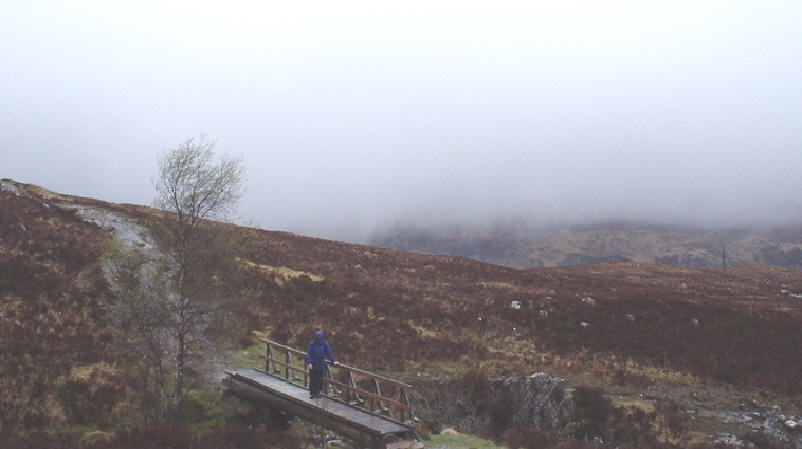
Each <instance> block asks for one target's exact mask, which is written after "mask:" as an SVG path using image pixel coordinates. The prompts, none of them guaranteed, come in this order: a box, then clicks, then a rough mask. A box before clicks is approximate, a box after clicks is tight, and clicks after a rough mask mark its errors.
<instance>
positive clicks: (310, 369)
mask: <svg viewBox="0 0 802 449" xmlns="http://www.w3.org/2000/svg"><path fill="white" fill-rule="evenodd" d="M309 371H312V364H311V363H310V364H309Z"/></svg>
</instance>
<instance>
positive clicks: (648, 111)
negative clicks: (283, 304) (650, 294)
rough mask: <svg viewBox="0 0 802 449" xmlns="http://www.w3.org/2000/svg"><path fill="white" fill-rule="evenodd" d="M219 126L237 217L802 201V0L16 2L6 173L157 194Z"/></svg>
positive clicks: (734, 219)
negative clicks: (238, 161)
mask: <svg viewBox="0 0 802 449" xmlns="http://www.w3.org/2000/svg"><path fill="white" fill-rule="evenodd" d="M201 133H206V134H207V135H208V137H209V138H211V139H215V140H217V142H218V146H217V148H218V150H220V151H221V152H226V153H229V154H232V155H242V156H243V157H244V160H245V163H246V166H247V170H248V181H247V193H246V195H245V197H244V198H243V200H242V205H241V209H240V212H239V217H238V221H239V222H248V223H251V224H255V225H258V226H260V227H263V228H268V229H281V230H289V231H294V232H299V233H305V234H311V235H321V236H328V237H335V238H342V239H357V238H361V237H364V236H365V233H367V232H370V231H371V230H372V229H373V228H374V227H375V226H377V225H386V224H391V223H394V222H397V221H405V222H411V223H419V224H431V223H442V222H453V221H469V222H476V221H482V220H486V219H496V218H499V217H500V218H527V219H530V220H532V221H533V222H536V221H537V222H543V221H552V222H553V221H573V222H575V221H582V220H615V219H639V220H656V221H668V222H688V223H693V224H706V225H709V224H730V225H732V224H743V223H749V224H754V223H788V222H791V221H796V222H800V221H802V2H800V1H799V0H793V1H772V0H763V1H698V0H697V1H666V2H662V1H660V2H657V1H654V2H650V1H646V0H641V1H631V2H622V1H606V2H599V1H582V2H579V1H545V2H538V1H527V2H505V1H492V2H491V1H485V2H470V1H459V2H437V1H433V0H432V1H424V2H416V1H404V2H376V1H370V2H348V1H340V2H330V1H329V2H317V1H298V2H295V1H282V2H266V1H261V2H256V1H254V2H242V1H230V0H229V1H226V2H208V3H207V2H203V1H191V2H173V1H169V0H162V1H158V2H150V1H136V2H116V1H96V2H90V1H70V2H64V1H52V2H46V1H36V0H23V1H16V0H0V177H10V178H14V179H16V180H19V181H22V182H30V183H35V184H39V185H42V186H43V187H46V188H49V189H51V190H55V191H58V192H63V193H70V194H77V195H84V196H91V197H95V198H99V199H104V200H108V201H114V202H132V203H139V204H151V202H152V200H153V197H154V195H155V189H154V188H153V183H152V178H153V176H155V175H156V173H157V158H158V156H159V155H160V154H162V153H163V152H164V151H165V150H167V149H169V148H172V147H175V146H176V145H178V144H179V143H181V142H182V141H184V140H185V139H187V138H189V137H192V136H197V135H199V134H201Z"/></svg>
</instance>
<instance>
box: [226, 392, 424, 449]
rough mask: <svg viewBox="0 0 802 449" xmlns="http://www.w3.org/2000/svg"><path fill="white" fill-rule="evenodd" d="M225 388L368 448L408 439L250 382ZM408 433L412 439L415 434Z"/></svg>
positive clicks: (241, 396) (381, 446)
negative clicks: (362, 424)
mask: <svg viewBox="0 0 802 449" xmlns="http://www.w3.org/2000/svg"><path fill="white" fill-rule="evenodd" d="M225 384H226V388H227V389H228V391H229V392H230V393H231V394H234V395H235V396H238V397H240V398H243V399H247V400H250V401H253V402H255V403H257V404H264V405H267V406H269V407H273V408H275V409H277V410H281V411H282V412H284V413H287V414H290V415H293V416H297V417H298V418H301V419H304V420H306V421H309V422H313V423H315V424H318V425H320V426H322V427H324V428H326V429H329V430H331V431H333V432H336V433H338V434H340V435H342V436H343V437H345V438H347V439H349V440H351V441H354V442H356V443H358V444H360V445H363V446H365V447H368V448H377V449H378V448H381V449H384V448H385V446H386V443H387V442H388V439H396V438H398V437H400V438H404V437H408V435H396V434H390V435H387V434H384V435H383V434H381V433H379V432H376V431H373V430H372V429H370V428H367V427H364V426H360V425H359V424H357V423H354V422H351V421H348V420H346V419H343V418H341V417H339V416H337V415H334V414H332V413H326V411H325V407H310V406H309V405H308V404H306V403H304V402H303V401H300V400H298V399H297V398H294V397H292V396H285V395H280V394H275V393H273V392H270V391H267V390H265V389H262V388H259V387H257V386H254V385H251V384H250V383H249V382H247V381H245V380H241V379H238V378H236V377H234V376H231V377H229V378H228V379H226V380H225ZM328 400H330V399H323V401H328ZM410 433H411V434H413V435H414V432H410Z"/></svg>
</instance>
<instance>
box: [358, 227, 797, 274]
mask: <svg viewBox="0 0 802 449" xmlns="http://www.w3.org/2000/svg"><path fill="white" fill-rule="evenodd" d="M370 243H371V244H373V245H376V246H382V247H387V248H395V249H400V250H404V251H418V252H426V253H432V254H445V255H451V256H462V257H470V258H472V259H476V260H480V261H484V262H490V263H495V264H500V265H507V266H512V267H555V266H572V265H584V264H590V263H600V262H614V261H632V262H646V263H660V264H666V265H673V266H684V267H689V268H720V267H721V266H722V263H723V260H722V259H723V254H722V253H723V250H724V248H726V257H727V265H728V266H736V265H776V266H781V267H786V268H792V269H802V227H799V226H796V227H790V226H789V227H763V228H746V227H744V228H722V229H702V228H694V227H689V226H665V225H653V224H634V223H600V224H593V223H590V224H586V225H582V226H577V225H566V226H559V227H557V226H551V227H533V226H529V225H527V224H525V223H501V224H497V225H492V226H490V225H488V226H474V227H471V226H447V227H440V228H417V227H414V226H397V227H393V228H390V229H387V230H385V231H382V232H378V233H376V234H375V235H374V236H373V237H372V238H371V239H370Z"/></svg>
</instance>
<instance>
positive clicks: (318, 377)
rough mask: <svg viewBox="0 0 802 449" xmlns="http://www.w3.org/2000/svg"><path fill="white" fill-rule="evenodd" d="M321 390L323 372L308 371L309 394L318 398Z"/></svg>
mask: <svg viewBox="0 0 802 449" xmlns="http://www.w3.org/2000/svg"><path fill="white" fill-rule="evenodd" d="M321 388H323V370H316V369H310V370H309V393H310V394H311V395H312V396H318V395H319V394H320V390H321Z"/></svg>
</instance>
